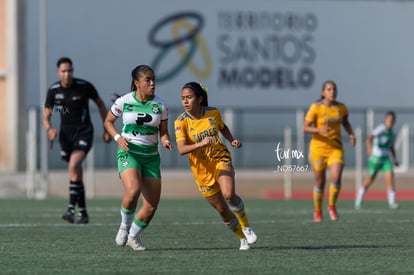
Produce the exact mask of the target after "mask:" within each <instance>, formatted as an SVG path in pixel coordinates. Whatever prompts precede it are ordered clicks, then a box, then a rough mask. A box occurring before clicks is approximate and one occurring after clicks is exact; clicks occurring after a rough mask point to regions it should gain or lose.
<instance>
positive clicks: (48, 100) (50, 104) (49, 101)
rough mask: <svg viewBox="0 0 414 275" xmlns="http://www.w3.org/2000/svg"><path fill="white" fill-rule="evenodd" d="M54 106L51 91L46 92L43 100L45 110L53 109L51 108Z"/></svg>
mask: <svg viewBox="0 0 414 275" xmlns="http://www.w3.org/2000/svg"><path fill="white" fill-rule="evenodd" d="M54 105H55V99H54V93H53V91H52V90H51V89H49V90H48V91H47V94H46V99H45V106H44V107H45V108H50V109H53V106H54Z"/></svg>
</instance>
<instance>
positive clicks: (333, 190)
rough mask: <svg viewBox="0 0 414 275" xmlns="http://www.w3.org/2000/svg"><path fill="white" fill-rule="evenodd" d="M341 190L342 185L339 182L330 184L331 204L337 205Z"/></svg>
mask: <svg viewBox="0 0 414 275" xmlns="http://www.w3.org/2000/svg"><path fill="white" fill-rule="evenodd" d="M339 191H341V186H340V185H339V184H337V183H331V184H330V185H329V205H336V201H337V199H338V195H339Z"/></svg>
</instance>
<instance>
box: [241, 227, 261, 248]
mask: <svg viewBox="0 0 414 275" xmlns="http://www.w3.org/2000/svg"><path fill="white" fill-rule="evenodd" d="M242 231H243V234H244V236H245V237H246V239H247V242H248V243H249V244H254V243H256V241H257V236H256V234H255V233H254V232H253V230H252V229H251V228H250V227H245V228H243V229H242Z"/></svg>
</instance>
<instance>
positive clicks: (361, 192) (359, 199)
mask: <svg viewBox="0 0 414 275" xmlns="http://www.w3.org/2000/svg"><path fill="white" fill-rule="evenodd" d="M365 192H366V190H365V188H364V187H361V188H359V190H358V194H357V202H358V203H361V202H362V200H363V199H364V196H365Z"/></svg>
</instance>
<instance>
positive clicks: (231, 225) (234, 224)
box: [224, 217, 245, 239]
mask: <svg viewBox="0 0 414 275" xmlns="http://www.w3.org/2000/svg"><path fill="white" fill-rule="evenodd" d="M224 223H225V224H226V226H227V228H228V229H230V230H231V231H233V232H234V234H236V236H237V237H239V238H240V239H243V238H245V236H244V233H243V231H242V228H241V225H240V223H239V220H238V219H237V218H236V217H233V219H231V220H230V221H229V222H224Z"/></svg>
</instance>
